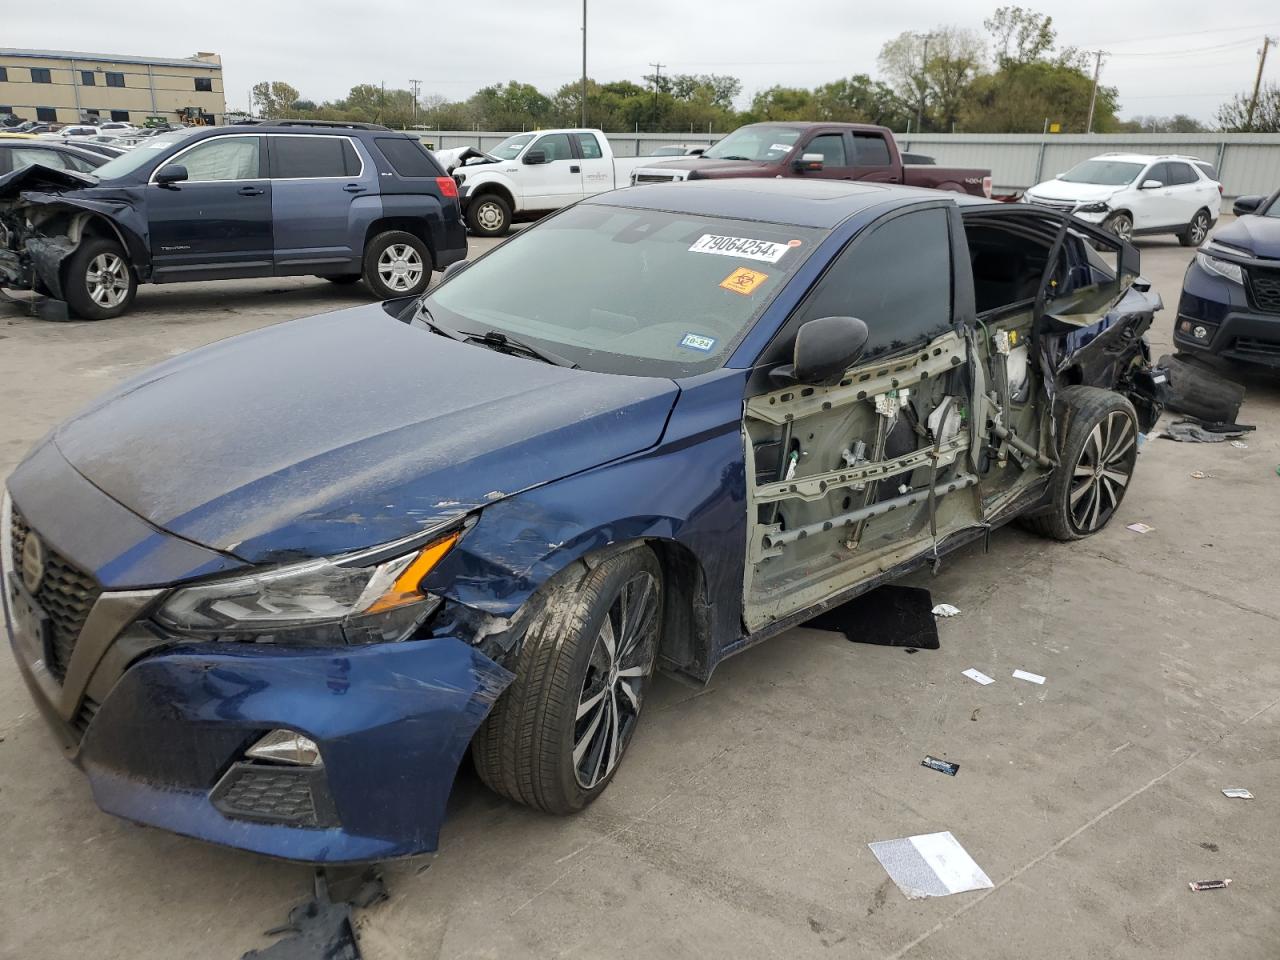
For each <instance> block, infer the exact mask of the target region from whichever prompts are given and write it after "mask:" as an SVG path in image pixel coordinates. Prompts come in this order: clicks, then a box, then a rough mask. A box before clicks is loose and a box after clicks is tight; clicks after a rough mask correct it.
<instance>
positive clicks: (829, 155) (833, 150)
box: [804, 133, 849, 167]
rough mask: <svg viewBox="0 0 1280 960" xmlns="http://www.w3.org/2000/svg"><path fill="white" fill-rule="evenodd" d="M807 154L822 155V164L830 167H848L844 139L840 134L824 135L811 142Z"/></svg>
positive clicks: (805, 149)
mask: <svg viewBox="0 0 1280 960" xmlns="http://www.w3.org/2000/svg"><path fill="white" fill-rule="evenodd" d="M804 152H805V153H820V154H822V162H823V163H824V164H825V165H826V166H828V167H847V166H848V165H849V164H848V162H847V161H846V160H845V155H844V137H843V136H842V135H841V134H838V133H824V134H822V135H821V136H817V137H814V138H813V139H812V140H810V141H809V145H808V146H807V147H805V148H804Z"/></svg>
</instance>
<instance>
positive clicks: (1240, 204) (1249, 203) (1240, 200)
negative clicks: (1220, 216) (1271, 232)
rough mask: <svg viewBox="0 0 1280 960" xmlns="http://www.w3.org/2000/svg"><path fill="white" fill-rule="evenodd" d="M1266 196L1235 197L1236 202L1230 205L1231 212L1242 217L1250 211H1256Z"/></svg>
mask: <svg viewBox="0 0 1280 960" xmlns="http://www.w3.org/2000/svg"><path fill="white" fill-rule="evenodd" d="M1265 199H1267V198H1266V197H1255V196H1248V197H1236V202H1235V203H1233V204H1232V205H1231V212H1232V213H1234V214H1235V215H1236V216H1237V217H1244V216H1247V215H1249V214H1251V213H1257V212H1258V208H1259V207H1260V206H1262V201H1263V200H1265Z"/></svg>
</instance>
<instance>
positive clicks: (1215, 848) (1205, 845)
mask: <svg viewBox="0 0 1280 960" xmlns="http://www.w3.org/2000/svg"><path fill="white" fill-rule="evenodd" d="M1200 849H1201V850H1208V851H1209V852H1210V853H1217V852H1218V845H1217V844H1216V843H1207V842H1206V843H1202V844H1200Z"/></svg>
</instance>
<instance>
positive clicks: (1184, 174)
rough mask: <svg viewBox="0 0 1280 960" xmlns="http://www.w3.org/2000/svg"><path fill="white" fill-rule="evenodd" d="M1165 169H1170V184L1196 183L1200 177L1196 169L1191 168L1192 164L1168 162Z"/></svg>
mask: <svg viewBox="0 0 1280 960" xmlns="http://www.w3.org/2000/svg"><path fill="white" fill-rule="evenodd" d="M1165 169H1166V170H1168V171H1169V179H1168V181H1166V182H1167V183H1168V184H1169V185H1170V186H1181V185H1182V184H1184V183H1195V182H1196V181H1197V180H1199V179H1200V178H1199V177H1197V176H1196V174H1195V171H1194V170H1192V169H1191V165H1190V164H1187V163H1166V164H1165Z"/></svg>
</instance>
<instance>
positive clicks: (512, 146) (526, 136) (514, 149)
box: [485, 133, 534, 160]
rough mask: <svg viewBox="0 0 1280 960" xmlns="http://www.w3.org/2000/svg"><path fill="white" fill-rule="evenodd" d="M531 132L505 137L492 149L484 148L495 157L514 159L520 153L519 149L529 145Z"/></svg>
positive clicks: (531, 137) (531, 136)
mask: <svg viewBox="0 0 1280 960" xmlns="http://www.w3.org/2000/svg"><path fill="white" fill-rule="evenodd" d="M533 136H534V135H533V134H532V133H522V134H519V135H518V136H514V137H507V139H505V140H503V141H502V142H501V143H500V144H498V145H497V146H496V147H494V148H493V149H492V150H486V151H485V152H486V153H488V154H489V155H490V156H493V157H497V158H498V159H499V160H514V159H515V158H516V157H518V156H519V155H520V151H521V150H523V149H524V148H525V147H527V146H528V145H529V141H530V140H532V139H533Z"/></svg>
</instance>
